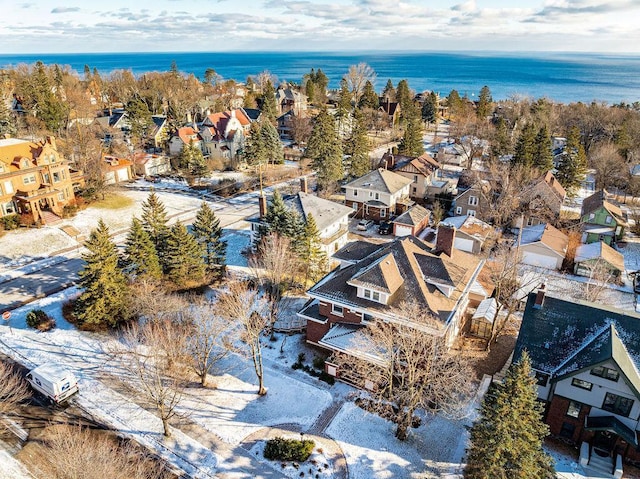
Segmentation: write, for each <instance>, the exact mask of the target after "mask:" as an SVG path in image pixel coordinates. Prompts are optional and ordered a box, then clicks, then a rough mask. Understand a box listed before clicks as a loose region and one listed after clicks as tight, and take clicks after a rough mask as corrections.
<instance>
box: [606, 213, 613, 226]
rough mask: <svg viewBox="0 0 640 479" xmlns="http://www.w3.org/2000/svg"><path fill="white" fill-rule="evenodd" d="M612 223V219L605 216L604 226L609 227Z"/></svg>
mask: <svg viewBox="0 0 640 479" xmlns="http://www.w3.org/2000/svg"><path fill="white" fill-rule="evenodd" d="M612 221H613V218H612V217H611V216H608V215H607V217H606V218H605V219H604V222H605V223H606V224H608V225H610V224H611V222H612Z"/></svg>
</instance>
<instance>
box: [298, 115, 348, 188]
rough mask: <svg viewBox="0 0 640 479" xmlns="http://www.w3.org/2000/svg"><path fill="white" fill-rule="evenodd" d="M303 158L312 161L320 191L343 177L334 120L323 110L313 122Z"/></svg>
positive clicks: (339, 144) (340, 146)
mask: <svg viewBox="0 0 640 479" xmlns="http://www.w3.org/2000/svg"><path fill="white" fill-rule="evenodd" d="M305 156H306V157H307V158H310V159H311V160H312V161H313V167H314V168H315V170H316V171H317V181H318V187H319V188H320V189H327V188H330V187H332V186H333V185H335V184H336V183H337V182H338V181H339V180H341V179H342V178H343V177H344V168H343V164H342V144H341V142H340V140H339V138H338V134H337V130H336V124H335V120H334V119H333V117H332V116H331V115H330V114H329V113H328V112H327V110H326V109H325V108H323V109H322V110H321V111H320V113H319V114H318V116H317V117H316V119H315V121H314V124H313V130H312V131H311V136H310V138H309V142H308V143H307V149H306V150H305Z"/></svg>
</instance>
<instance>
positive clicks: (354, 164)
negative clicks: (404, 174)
mask: <svg viewBox="0 0 640 479" xmlns="http://www.w3.org/2000/svg"><path fill="white" fill-rule="evenodd" d="M363 98H364V96H363ZM370 150H371V143H370V142H369V137H368V136H367V127H366V125H365V120H364V117H363V115H362V113H361V112H360V110H356V111H355V114H354V127H353V129H352V130H351V138H349V140H348V141H347V153H348V154H349V155H350V161H349V175H350V176H352V177H354V178H359V177H360V176H362V175H365V174H367V173H369V171H371V159H370V158H369V151H370Z"/></svg>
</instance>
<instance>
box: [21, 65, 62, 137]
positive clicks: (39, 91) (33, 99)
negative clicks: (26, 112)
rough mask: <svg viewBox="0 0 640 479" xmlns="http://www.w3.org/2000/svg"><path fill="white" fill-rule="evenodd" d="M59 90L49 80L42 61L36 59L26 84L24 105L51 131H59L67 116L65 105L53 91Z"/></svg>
mask: <svg viewBox="0 0 640 479" xmlns="http://www.w3.org/2000/svg"><path fill="white" fill-rule="evenodd" d="M59 90H60V89H59V88H55V86H54V85H53V84H52V82H51V81H50V80H49V75H48V74H47V71H46V68H45V66H44V63H42V62H41V61H37V62H36V64H35V67H34V71H33V74H32V75H31V78H30V80H29V83H28V85H27V86H26V98H25V102H26V107H27V108H29V109H30V110H31V111H32V112H33V113H34V114H35V115H36V117H38V118H39V119H40V120H42V121H43V122H44V124H45V127H46V128H47V129H48V130H49V131H53V132H58V131H60V130H61V129H62V128H63V127H64V125H65V121H66V118H67V106H66V105H65V103H64V102H63V101H61V99H60V98H58V97H57V96H56V93H55V91H57V92H58V94H60V93H61V92H60V91H59Z"/></svg>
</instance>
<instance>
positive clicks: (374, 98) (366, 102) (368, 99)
mask: <svg viewBox="0 0 640 479" xmlns="http://www.w3.org/2000/svg"><path fill="white" fill-rule="evenodd" d="M379 105H380V100H379V99H378V94H377V93H376V91H375V90H374V89H373V84H372V83H371V81H370V80H367V82H366V83H365V84H364V89H363V90H362V96H361V97H360V101H359V102H358V108H371V109H373V110H376V109H377V108H378V106H379Z"/></svg>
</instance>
